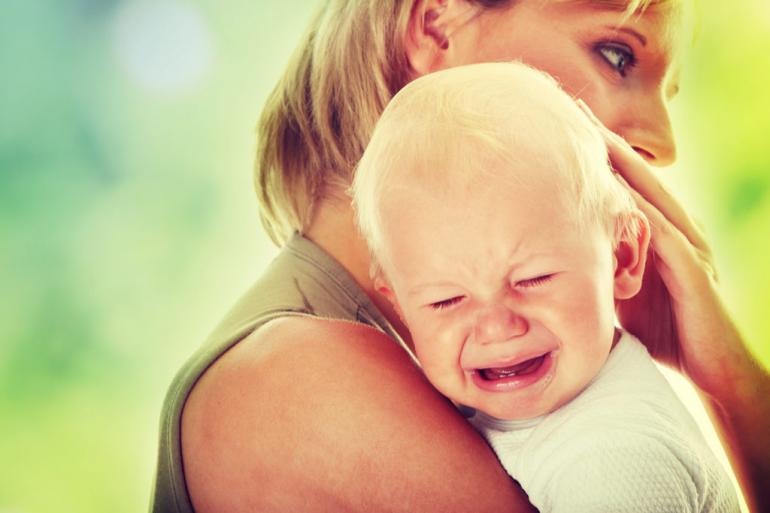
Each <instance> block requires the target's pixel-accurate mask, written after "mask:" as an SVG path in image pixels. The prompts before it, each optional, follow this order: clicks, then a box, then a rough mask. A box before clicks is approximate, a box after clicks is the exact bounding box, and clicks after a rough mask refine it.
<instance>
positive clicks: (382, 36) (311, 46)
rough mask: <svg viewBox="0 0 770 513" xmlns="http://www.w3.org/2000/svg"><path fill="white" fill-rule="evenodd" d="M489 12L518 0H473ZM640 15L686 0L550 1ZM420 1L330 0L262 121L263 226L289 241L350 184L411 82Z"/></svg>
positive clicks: (258, 167)
mask: <svg viewBox="0 0 770 513" xmlns="http://www.w3.org/2000/svg"><path fill="white" fill-rule="evenodd" d="M469 1H470V3H472V4H477V5H480V6H481V7H483V8H485V9H491V8H505V7H509V6H512V5H515V3H516V1H515V0H469ZM551 1H567V2H576V1H577V2H579V1H586V2H589V3H595V4H600V5H602V6H605V7H608V8H616V9H618V10H624V11H626V12H627V13H629V15H630V14H633V13H635V12H641V11H643V10H644V9H646V8H647V7H648V6H650V5H655V4H659V3H667V2H676V1H678V0H551ZM413 5H414V2H413V0H326V1H324V2H323V3H322V5H321V6H320V8H319V10H318V12H317V14H316V15H315V16H314V17H313V19H312V21H311V23H310V26H309V27H308V29H307V31H306V32H305V35H304V36H303V38H302V40H301V41H300V44H299V46H298V48H297V49H296V51H295V53H294V55H293V57H292V59H291V61H290V63H289V65H288V67H287V69H286V71H285V72H284V75H283V77H282V78H281V79H280V81H279V82H278V84H277V86H276V87H275V89H274V90H273V92H272V93H271V95H270V97H269V98H268V100H267V102H266V104H265V107H264V109H263V110H262V115H261V118H260V121H259V124H258V130H257V158H256V162H255V169H254V184H255V188H256V191H257V197H258V200H259V213H260V218H261V220H262V224H263V226H264V227H265V230H266V231H267V233H268V235H269V236H270V238H271V239H272V240H273V241H274V242H275V243H276V244H278V245H281V244H283V243H284V242H285V241H286V240H287V239H288V238H289V236H290V235H291V234H292V232H294V231H300V232H301V231H303V230H304V229H305V228H306V227H307V226H308V225H309V223H310V222H311V220H312V215H313V206H314V204H315V202H316V201H317V200H318V199H319V198H320V197H321V196H322V195H323V194H329V193H330V192H332V191H341V190H344V189H346V188H347V187H348V186H349V185H350V182H351V179H352V173H353V169H354V167H355V165H356V163H357V162H358V159H359V158H360V157H361V155H362V154H363V151H364V148H365V147H366V144H367V143H368V141H369V136H370V134H371V132H372V129H373V128H374V125H375V123H376V121H377V119H378V117H379V115H380V113H381V112H382V110H383V109H384V108H385V105H386V104H387V103H388V101H389V100H390V99H391V97H392V96H393V95H394V94H395V93H396V92H397V91H398V90H399V89H401V88H402V87H403V86H404V85H405V84H406V83H407V82H409V80H410V79H411V78H412V75H413V72H412V70H411V68H410V65H409V62H408V60H407V57H406V50H405V48H404V40H405V35H406V30H407V25H408V22H409V16H410V14H411V10H412V7H413Z"/></svg>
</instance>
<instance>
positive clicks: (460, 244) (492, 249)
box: [380, 129, 648, 419]
mask: <svg viewBox="0 0 770 513" xmlns="http://www.w3.org/2000/svg"><path fill="white" fill-rule="evenodd" d="M512 130H515V129H512ZM514 133H515V131H514ZM469 151H474V150H472V149H469ZM511 151H512V152H514V153H516V152H517V151H520V150H517V149H512V150H511ZM498 167H499V169H491V170H489V169H488V170H487V172H485V176H486V179H485V184H484V186H479V185H477V186H476V187H475V188H474V189H473V190H470V191H469V190H466V189H465V188H460V187H457V188H451V189H450V191H449V192H448V193H446V194H436V193H435V192H434V191H435V187H434V186H431V185H430V184H418V183H416V181H414V180H413V181H411V182H410V181H409V178H408V176H402V177H400V178H401V180H399V182H403V183H405V184H406V186H405V187H402V186H401V184H399V187H398V188H397V190H393V191H389V192H388V193H386V194H385V195H384V199H383V206H382V211H381V215H380V218H381V219H382V223H383V225H382V230H383V239H384V246H383V254H384V255H387V256H386V258H385V259H384V260H383V267H384V269H383V270H384V271H385V276H387V281H388V285H386V286H383V287H382V288H381V289H380V290H381V292H383V293H384V294H386V295H387V296H388V297H389V298H390V299H391V300H393V301H394V302H395V303H396V304H397V308H398V310H399V312H400V313H401V315H402V317H403V318H404V320H405V322H406V324H407V326H408V327H409V330H410V332H411V334H412V340H413V341H414V346H415V349H416V354H417V356H418V358H419V360H420V363H421V365H422V367H423V370H424V371H425V374H426V375H427V377H428V378H429V379H430V381H431V382H432V383H433V385H434V386H436V387H437V388H438V389H439V390H440V391H441V392H442V393H443V394H444V395H445V396H447V397H448V398H450V399H451V400H453V401H454V402H456V403H459V404H463V405H466V406H470V407H473V408H476V409H479V410H482V411H484V412H485V413H487V414H489V415H492V416H494V417H497V418H502V419H525V418H532V417H537V416H540V415H544V414H546V413H550V412H551V411H553V410H555V409H557V408H558V407H560V406H561V405H563V404H565V403H566V402H568V401H570V400H572V399H573V398H574V397H575V396H576V395H577V394H579V393H580V391H582V390H583V389H584V388H585V387H586V386H587V385H588V383H589V382H590V381H591V380H592V379H593V378H594V377H595V376H596V374H597V372H598V371H599V369H600V368H601V367H602V365H603V364H604V362H605V361H606V359H607V356H608V355H609V352H610V348H611V346H612V341H613V335H614V319H615V313H614V305H615V298H616V297H620V298H626V297H629V296H630V295H633V294H634V293H635V292H636V291H637V290H638V289H639V288H640V287H641V279H642V273H643V270H644V256H645V254H646V249H647V242H648V238H647V229H646V223H644V221H643V219H641V218H639V219H637V220H636V221H637V222H638V223H639V226H641V227H642V228H641V229H640V232H639V237H638V239H636V238H630V237H628V235H627V234H626V236H625V237H624V238H623V240H621V241H620V242H619V244H618V246H617V247H618V249H617V251H615V250H614V244H613V241H612V240H611V239H610V237H609V234H608V233H607V230H606V228H605V227H604V226H602V225H600V224H599V223H598V222H597V221H586V220H578V219H575V218H574V215H573V214H571V210H570V209H568V208H567V205H566V202H572V201H573V200H572V199H566V198H563V195H561V194H560V193H559V190H558V187H557V181H558V180H559V178H558V175H556V174H555V173H554V171H553V170H551V169H549V167H548V163H547V162H545V161H541V162H527V163H526V165H524V164H522V163H520V162H518V163H516V164H507V163H503V162H499V163H498ZM457 172H460V171H457V170H450V171H448V173H457ZM467 172H473V171H471V170H469V171H467ZM531 174H534V175H541V176H553V179H552V180H537V181H533V180H531V179H528V178H526V177H527V176H528V175H531ZM487 175H490V176H487ZM509 176H517V177H522V178H521V180H524V181H525V183H530V182H540V183H530V185H529V186H527V187H522V186H516V185H513V184H512V183H511V181H510V180H509V179H507V177H509ZM437 179H440V178H439V177H437ZM560 197H561V198H560ZM578 223H584V224H585V225H586V226H583V227H579V226H578ZM640 258H641V259H640ZM386 262H387V263H386ZM544 354H545V355H547V357H546V361H545V362H544V363H543V364H542V368H543V369H548V370H547V371H546V372H544V373H543V374H542V376H541V377H540V378H539V379H538V380H537V381H536V382H534V383H530V384H528V385H527V386H526V387H516V388H503V389H498V390H488V389H486V388H483V387H480V386H479V385H478V382H477V379H478V374H479V372H478V371H479V370H480V369H486V368H490V367H508V366H510V365H514V364H517V363H521V362H523V361H526V360H528V359H531V358H535V357H538V356H541V355H544Z"/></svg>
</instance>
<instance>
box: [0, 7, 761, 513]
mask: <svg viewBox="0 0 770 513" xmlns="http://www.w3.org/2000/svg"><path fill="white" fill-rule="evenodd" d="M314 4H315V2H314V1H310V0H302V1H297V0H295V1H293V2H279V1H278V0H274V1H259V0H250V1H247V0H229V1H227V2H215V1H213V0H198V1H192V0H191V1H183V0H178V1H170V0H157V1H150V0H141V1H120V0H69V1H67V2H56V1H52V0H5V1H3V2H2V4H0V70H2V71H1V72H0V73H2V75H1V77H0V284H1V285H0V291H1V292H0V302H1V304H0V307H1V308H0V461H2V469H0V512H3V513H8V512H16V513H38V512H40V513H42V512H56V513H62V512H102V511H110V512H115V513H120V512H135V511H143V510H145V509H146V507H147V501H148V496H149V490H150V486H151V480H152V473H153V466H154V459H155V444H156V431H157V419H158V412H159V410H160V405H161V401H162V398H163V394H164V392H165V388H166V386H167V384H168V383H169V381H170V380H171V377H172V375H173V373H174V372H175V371H176V369H177V368H178V367H179V365H180V364H181V363H182V361H183V360H184V359H185V357H186V356H187V355H188V354H190V353H191V352H192V350H193V349H194V348H195V347H197V345H198V344H199V343H200V342H201V341H202V340H203V338H204V337H205V335H206V334H207V333H208V331H209V330H210V329H211V328H212V327H213V326H214V324H215V323H216V322H217V321H218V319H219V318H220V317H221V316H222V314H223V313H224V312H225V311H226V309H227V308H228V307H229V305H230V304H231V303H232V302H233V301H234V300H235V298H236V297H237V296H238V295H239V294H240V293H241V292H242V291H243V290H245V288H246V287H247V286H248V285H249V284H250V283H251V282H252V280H253V279H254V278H255V277H256V276H257V275H258V273H259V272H260V270H261V269H262V268H263V267H264V265H265V264H266V262H268V261H269V259H270V258H271V257H272V256H273V255H274V254H275V249H274V248H273V247H272V246H271V244H270V243H269V242H268V240H267V238H266V236H265V235H264V234H263V233H262V230H261V228H260V226H259V222H258V220H257V216H256V201H255V199H254V196H253V193H252V187H251V165H252V153H253V148H254V141H253V132H254V125H255V121H256V119H257V116H258V113H259V110H260V107H261V105H262V103H263V101H264V99H265V97H266V95H267V93H268V92H269V90H270V89H271V88H272V86H273V84H274V83H275V81H276V79H277V77H278V75H279V73H280V72H281V70H282V69H283V66H284V63H285V62H286V59H287V57H288V55H289V53H290V52H291V50H292V48H293V46H294V44H295V43H296V42H297V40H298V38H299V35H300V33H301V31H302V29H303V27H304V25H305V24H306V21H307V19H308V17H309V15H310V13H311V11H312V8H313V6H314ZM703 4H708V5H704V7H703V11H704V12H703V19H702V26H701V33H700V37H699V39H698V42H697V44H696V46H695V48H694V49H692V50H691V51H690V54H689V55H688V57H687V62H686V68H685V74H684V81H683V84H682V93H681V95H680V96H679V97H678V98H677V99H676V100H675V102H674V111H675V112H674V114H675V124H676V132H677V137H678V141H679V143H680V159H679V162H678V163H677V165H675V166H673V167H672V168H670V169H667V170H664V171H662V174H663V175H664V176H665V177H666V180H667V182H669V183H670V184H671V186H672V188H674V189H675V191H676V192H678V193H679V194H680V195H681V196H682V198H683V200H684V201H685V203H686V204H687V205H688V206H689V207H690V209H691V210H692V212H693V213H694V215H695V216H696V217H697V218H699V219H700V220H702V222H703V223H704V225H705V226H706V228H707V232H708V233H709V235H710V238H711V240H712V243H713V245H714V248H715V251H716V254H717V259H718V263H719V270H720V276H721V280H722V287H723V290H724V296H725V298H726V302H727V303H728V304H729V305H730V308H731V311H732V312H733V313H734V315H735V318H736V319H737V320H738V323H739V325H740V326H741V328H742V330H743V332H744V334H745V335H746V337H747V338H748V340H749V341H750V343H751V346H752V348H753V350H755V352H756V353H757V354H758V355H759V356H760V358H761V359H762V361H763V363H764V364H765V365H770V316H768V315H767V306H766V304H767V303H766V301H765V297H766V294H767V290H768V289H770V265H768V262H770V259H769V258H768V257H767V253H768V252H770V173H769V171H770V148H768V146H769V145H768V143H767V138H768V134H770V95H769V94H768V89H767V88H768V86H767V84H768V83H770V59H768V55H770V38H768V36H767V35H766V34H767V32H768V30H770V4H768V3H767V2H766V1H765V0H750V1H748V2H742V3H737V4H732V3H728V2H708V3H707V2H703Z"/></svg>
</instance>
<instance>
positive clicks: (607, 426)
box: [470, 333, 739, 513]
mask: <svg viewBox="0 0 770 513" xmlns="http://www.w3.org/2000/svg"><path fill="white" fill-rule="evenodd" d="M470 422H471V424H473V425H474V427H476V429H477V430H478V431H479V432H481V434H482V435H484V437H485V438H486V439H487V441H488V442H489V444H490V445H491V447H492V449H494V451H495V453H496V454H497V457H498V458H499V459H500V462H501V463H502V465H503V467H505V469H506V471H507V472H508V473H509V474H510V475H511V476H512V477H513V478H515V479H516V480H517V481H518V482H519V484H521V486H522V488H523V489H524V491H525V492H527V494H528V495H529V500H530V502H531V503H532V504H533V505H534V506H536V507H537V508H538V509H539V510H540V512H541V513H552V512H553V513H568V512H569V513H581V512H592V513H601V512H613V513H618V512H628V513H641V512H656V513H669V512H670V513H686V512H692V513H705V512H714V513H717V512H719V513H722V512H725V513H727V512H729V513H732V512H737V511H739V506H738V499H737V495H736V493H735V490H734V488H733V485H732V483H731V482H730V479H729V478H728V476H727V473H726V472H725V471H724V469H723V468H722V466H721V465H720V463H719V462H718V461H717V459H716V457H715V456H714V455H713V453H712V452H711V450H710V449H709V448H708V446H707V445H706V441H705V440H704V438H703V436H702V434H701V432H700V430H699V429H698V427H697V425H696V424H695V421H694V420H693V418H692V417H691V416H690V414H689V412H687V410H686V409H685V407H684V405H682V403H681V402H680V401H679V399H678V398H677V397H676V395H675V393H674V391H673V390H672V389H671V387H670V386H669V384H668V382H667V381H666V380H665V378H664V377H663V375H662V374H661V373H660V371H659V370H658V369H657V368H656V367H655V364H654V363H653V361H652V359H651V358H650V356H649V354H648V353H647V349H646V348H645V347H644V346H643V345H642V344H641V343H640V342H639V341H638V340H637V339H636V338H634V337H633V336H632V335H630V334H628V333H624V334H623V336H622V337H621V339H620V341H619V342H618V343H617V344H616V346H615V348H614V349H613V350H612V352H611V353H610V355H609V357H608V359H607V362H606V363H605V365H604V367H602V369H601V371H600V372H599V374H598V375H597V376H596V377H595V378H594V380H593V381H592V382H591V384H590V385H589V386H588V387H587V388H586V389H585V390H584V391H583V392H582V393H581V394H580V395H578V396H577V397H576V398H575V399H573V400H572V401H571V402H569V403H568V404H566V405H564V406H562V407H561V408H559V409H558V410H556V411H554V412H552V413H550V414H548V415H545V416H542V417H538V418H535V419H529V420H519V421H506V420H498V419H494V418H492V417H490V416H488V415H485V414H484V413H482V412H476V414H475V415H474V416H473V417H472V418H471V419H470Z"/></svg>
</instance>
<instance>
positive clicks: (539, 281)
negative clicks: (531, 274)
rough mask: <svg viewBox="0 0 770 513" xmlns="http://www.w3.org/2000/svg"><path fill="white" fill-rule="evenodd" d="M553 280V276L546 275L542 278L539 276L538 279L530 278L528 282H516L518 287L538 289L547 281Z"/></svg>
mask: <svg viewBox="0 0 770 513" xmlns="http://www.w3.org/2000/svg"><path fill="white" fill-rule="evenodd" d="M551 278H553V274H544V275H542V276H538V277H536V278H530V279H528V280H521V281H517V282H516V286H517V287H524V288H530V287H537V286H539V285H543V284H544V283H546V282H547V281H549V280H550V279H551Z"/></svg>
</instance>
